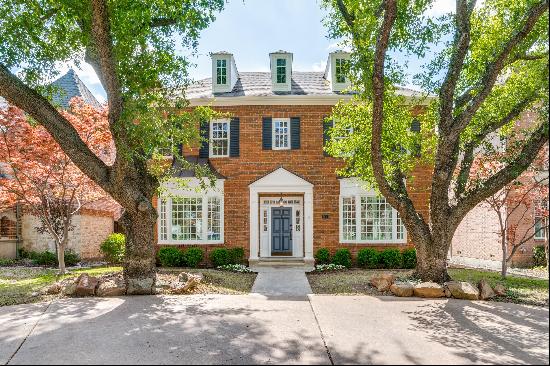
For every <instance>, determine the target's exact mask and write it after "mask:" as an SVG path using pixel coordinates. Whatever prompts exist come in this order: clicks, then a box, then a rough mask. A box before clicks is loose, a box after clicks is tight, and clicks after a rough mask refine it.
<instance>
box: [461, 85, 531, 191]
mask: <svg viewBox="0 0 550 366" xmlns="http://www.w3.org/2000/svg"><path fill="white" fill-rule="evenodd" d="M534 100H535V95H534V94H532V95H529V96H527V97H525V98H524V99H523V100H521V101H520V102H519V103H517V104H516V105H515V106H514V107H513V108H512V110H511V111H510V112H509V113H508V114H507V115H506V116H504V117H503V118H501V119H500V120H496V121H493V122H492V123H490V124H488V125H487V126H485V128H484V129H483V130H482V131H481V132H479V133H478V134H476V135H475V136H474V137H473V138H472V140H471V141H470V142H469V143H468V144H466V146H465V148H464V157H463V159H462V163H461V164H460V165H461V166H460V172H459V174H458V177H457V185H456V190H455V196H456V197H457V198H458V197H460V196H461V195H462V194H463V193H464V192H465V191H466V186H467V183H468V178H469V177H470V169H471V168H472V163H473V161H474V151H475V148H476V147H477V146H479V144H480V143H481V141H483V140H484V139H485V138H486V137H487V136H488V135H489V134H490V133H492V132H494V131H496V130H498V129H499V128H502V127H503V126H505V125H507V124H508V123H510V122H512V121H513V120H515V119H516V118H518V117H519V115H520V114H521V113H522V112H523V111H524V110H525V109H526V108H527V107H528V106H529V105H530V104H531V103H532V102H533V101H534Z"/></svg>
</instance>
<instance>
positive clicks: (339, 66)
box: [334, 58, 347, 83]
mask: <svg viewBox="0 0 550 366" xmlns="http://www.w3.org/2000/svg"><path fill="white" fill-rule="evenodd" d="M346 68H347V60H345V59H342V58H337V59H336V67H335V71H334V74H335V76H336V82H337V83H345V82H346V76H345V75H346Z"/></svg>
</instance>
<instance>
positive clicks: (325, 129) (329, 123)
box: [323, 118, 334, 156]
mask: <svg viewBox="0 0 550 366" xmlns="http://www.w3.org/2000/svg"><path fill="white" fill-rule="evenodd" d="M333 126H334V122H333V121H332V120H326V119H325V118H323V155H325V156H329V153H327V152H326V151H325V150H324V147H325V146H327V143H328V141H329V139H330V136H329V134H328V133H329V130H330V129H331V128H332V127H333Z"/></svg>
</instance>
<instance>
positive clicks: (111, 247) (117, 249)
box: [99, 233, 126, 263]
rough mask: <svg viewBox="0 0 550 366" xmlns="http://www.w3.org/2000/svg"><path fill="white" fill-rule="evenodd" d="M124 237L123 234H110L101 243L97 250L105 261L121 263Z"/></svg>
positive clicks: (124, 243) (124, 242)
mask: <svg viewBox="0 0 550 366" xmlns="http://www.w3.org/2000/svg"><path fill="white" fill-rule="evenodd" d="M125 245H126V237H125V236H124V234H117V233H115V234H111V235H109V236H108V237H107V239H105V240H104V241H103V243H101V246H100V247H99V250H101V253H103V255H104V256H105V259H106V260H107V262H110V263H122V261H123V260H124V251H125Z"/></svg>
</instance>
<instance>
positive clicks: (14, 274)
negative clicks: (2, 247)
mask: <svg viewBox="0 0 550 366" xmlns="http://www.w3.org/2000/svg"><path fill="white" fill-rule="evenodd" d="M121 270H122V268H121V267H97V268H90V269H86V268H81V269H76V270H71V271H70V272H69V273H67V274H66V275H63V276H58V275H57V274H56V272H57V271H56V270H54V269H51V268H26V267H0V306H6V305H16V304H23V303H29V302H36V301H40V300H44V299H46V298H47V296H45V295H41V294H38V296H35V295H36V293H39V292H40V290H42V289H43V288H44V287H46V286H48V285H51V284H52V283H54V282H56V281H59V280H62V279H64V278H71V277H78V276H79V275H80V274H81V273H88V274H90V275H92V276H97V275H102V274H106V273H114V272H119V271H121Z"/></svg>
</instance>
